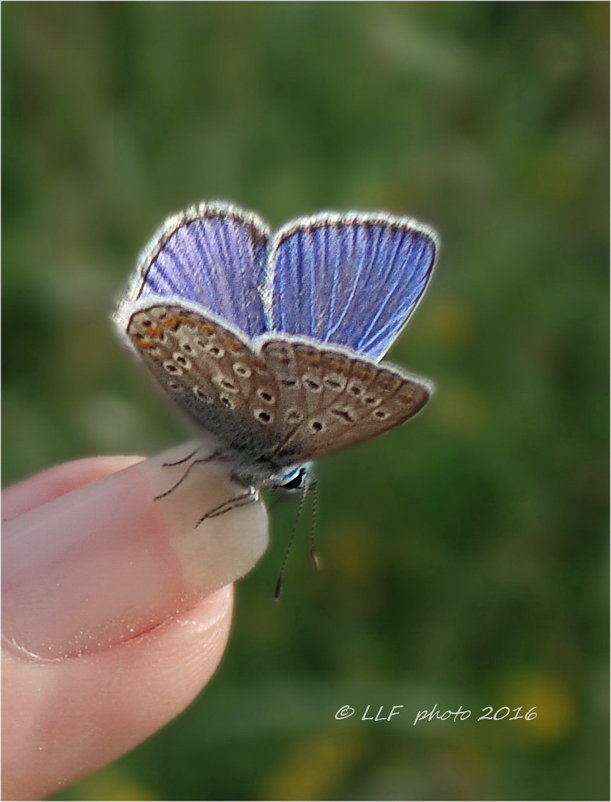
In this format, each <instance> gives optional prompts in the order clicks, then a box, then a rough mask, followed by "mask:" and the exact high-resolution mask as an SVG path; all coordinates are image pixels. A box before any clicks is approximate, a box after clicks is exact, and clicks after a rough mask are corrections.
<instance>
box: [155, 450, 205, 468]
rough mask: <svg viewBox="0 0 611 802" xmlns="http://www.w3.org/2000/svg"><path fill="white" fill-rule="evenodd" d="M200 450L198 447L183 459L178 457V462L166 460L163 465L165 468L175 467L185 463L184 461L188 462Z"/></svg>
mask: <svg viewBox="0 0 611 802" xmlns="http://www.w3.org/2000/svg"><path fill="white" fill-rule="evenodd" d="M198 451H199V448H196V449H195V451H192V452H191V453H190V454H187V456H186V457H183V458H182V459H177V460H176V462H164V463H163V465H162V467H163V468H175V467H176V466H177V465H184V463H185V462H188V461H189V460H190V459H191V457H194V456H195V455H196V454H197V452H198Z"/></svg>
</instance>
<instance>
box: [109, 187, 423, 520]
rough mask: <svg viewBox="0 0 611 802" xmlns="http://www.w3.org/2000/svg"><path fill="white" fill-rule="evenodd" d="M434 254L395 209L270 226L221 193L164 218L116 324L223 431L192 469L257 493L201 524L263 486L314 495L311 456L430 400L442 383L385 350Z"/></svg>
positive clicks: (179, 397)
mask: <svg viewBox="0 0 611 802" xmlns="http://www.w3.org/2000/svg"><path fill="white" fill-rule="evenodd" d="M437 250H438V238H437V235H436V233H435V232H434V231H433V230H432V229H431V228H429V227H428V226H426V225H424V224H422V223H419V222H417V221H416V220H413V219H411V218H409V217H395V216H392V215H389V214H385V213H374V214H369V213H358V212H347V213H345V214H338V213H335V212H322V213H320V214H315V215H313V216H309V217H302V218H298V219H296V220H293V221H291V222H289V223H288V224H286V225H285V226H283V227H282V228H280V230H279V231H277V232H276V233H275V234H273V235H272V233H271V231H270V229H269V228H268V226H267V225H266V223H264V222H263V220H262V219H261V218H260V217H259V216H258V215H256V214H254V213H252V212H249V211H245V210H243V209H240V208H239V207H237V206H234V205H231V204H228V203H219V202H215V203H202V204H199V205H196V206H192V207H190V208H188V209H186V210H185V211H183V212H181V213H179V214H177V215H174V216H173V217H170V218H169V219H168V220H167V221H166V222H165V223H164V224H163V226H162V227H161V228H160V229H159V230H158V231H157V233H156V234H155V235H154V236H153V238H152V240H151V241H150V242H149V244H148V245H147V246H146V248H145V249H144V251H143V253H142V254H141V256H140V259H139V261H138V264H137V267H136V270H135V272H134V274H133V276H132V279H131V281H130V283H129V286H128V288H127V291H126V292H125V294H124V295H123V297H122V298H121V300H120V302H119V305H118V307H117V310H116V312H115V314H114V320H115V323H116V325H117V327H118V330H119V333H120V335H121V337H122V338H123V339H124V340H125V342H126V343H127V345H128V347H129V348H130V349H131V350H132V351H133V352H134V353H135V354H136V355H137V357H138V358H139V360H140V361H141V362H143V363H144V365H145V366H146V368H147V369H148V371H149V372H150V374H151V375H152V377H153V378H154V380H155V381H156V382H157V384H158V385H159V386H160V388H161V389H162V390H163V391H164V392H165V393H166V394H167V395H169V396H170V397H171V398H172V399H173V400H174V402H175V403H176V404H177V405H178V407H180V408H181V409H182V410H183V412H185V413H186V414H187V415H188V416H189V417H190V418H191V420H192V421H194V422H195V423H196V424H198V425H199V426H201V427H202V428H203V429H206V430H208V431H209V432H211V433H212V434H214V435H216V437H217V438H218V441H219V443H220V446H219V448H218V449H217V450H216V451H214V453H213V454H210V455H208V456H206V457H204V458H201V459H195V456H196V453H197V452H193V454H190V455H189V458H188V459H190V458H194V459H193V462H192V463H191V464H192V465H193V464H195V463H198V462H205V461H209V460H211V459H220V460H225V461H227V462H228V463H229V465H230V468H231V475H232V478H233V479H234V480H235V481H236V482H238V483H239V485H241V486H242V487H243V488H245V489H246V490H245V492H244V493H243V494H241V495H240V496H237V497H236V498H233V499H229V500H228V501H227V502H226V503H225V504H223V505H220V506H219V507H218V508H215V510H212V511H210V512H209V513H207V514H206V515H205V516H204V518H202V519H201V520H204V519H205V518H206V517H211V516H212V515H219V514H222V513H223V512H225V511H227V510H229V509H233V508H235V507H236V506H240V505H241V504H242V503H249V502H250V501H252V500H254V499H255V498H257V493H258V489H259V488H260V487H261V486H267V487H272V488H282V489H285V490H294V491H302V492H303V491H304V490H305V489H306V488H307V487H308V485H309V484H310V483H311V481H312V471H311V461H312V460H314V459H316V458H317V457H320V456H322V455H324V454H328V453H330V452H332V451H337V450H339V449H342V448H346V447H348V446H350V445H353V444H355V443H359V442H361V441H363V440H368V439H370V438H372V437H376V436H377V435H379V434H382V433H383V432H386V431H387V430H389V429H391V428H393V427H394V426H397V425H399V424H401V423H403V422H404V421H406V420H408V419H409V418H411V417H413V416H414V415H415V414H416V413H417V412H419V411H420V410H421V409H422V407H423V406H424V405H425V404H426V403H427V401H428V400H429V398H430V396H431V393H432V385H431V383H430V382H429V381H427V380H426V379H423V378H420V377H417V376H414V375H412V374H409V373H406V372H405V371H403V370H401V369H399V368H397V367H395V366H393V365H390V364H388V363H382V364H379V360H380V359H381V358H382V356H383V355H384V353H385V352H386V351H387V349H388V348H389V346H390V345H391V343H392V342H393V341H394V339H395V338H396V337H397V335H398V334H399V332H400V331H401V329H402V328H403V327H404V325H405V324H406V323H407V321H408V319H409V318H410V316H411V315H412V313H413V312H414V310H415V308H416V306H417V305H418V303H419V301H420V299H421V298H422V295H423V293H424V291H425V289H426V287H427V284H428V282H429V279H430V277H431V274H432V271H433V267H434V264H435V259H436V253H437ZM184 461H185V460H180V461H179V462H184ZM174 464H179V463H174ZM164 495H166V494H164ZM200 523H201V521H200Z"/></svg>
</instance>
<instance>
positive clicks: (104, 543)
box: [2, 440, 267, 659]
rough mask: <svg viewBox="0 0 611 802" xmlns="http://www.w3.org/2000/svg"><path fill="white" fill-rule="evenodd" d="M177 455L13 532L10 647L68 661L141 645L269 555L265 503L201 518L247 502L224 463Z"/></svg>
mask: <svg viewBox="0 0 611 802" xmlns="http://www.w3.org/2000/svg"><path fill="white" fill-rule="evenodd" d="M198 446H199V447H200V449H201V450H200V452H199V454H201V455H203V456H205V455H206V454H207V453H208V454H209V453H211V452H212V451H213V449H214V447H215V444H214V442H213V441H212V440H210V441H209V442H206V444H205V445H201V444H188V445H186V446H182V447H180V448H175V449H172V450H171V451H169V452H166V453H164V454H162V455H161V456H158V457H155V458H152V459H148V460H145V461H143V462H140V463H138V464H137V465H133V466H131V467H129V468H127V469H125V470H122V471H119V472H117V473H114V474H111V475H110V476H107V477H105V478H104V479H100V480H98V481H95V482H92V483H91V484H88V485H85V486H83V487H81V488H79V489H78V490H75V491H73V492H71V493H67V494H65V495H63V496H61V497H60V498H56V499H54V500H53V501H50V502H48V503H46V504H43V505H42V506H39V507H37V508H35V509H32V510H29V511H28V512H26V513H24V514H22V515H20V516H19V517H17V518H15V519H14V520H12V521H11V522H10V523H8V524H7V525H6V526H5V532H4V546H3V561H2V569H3V571H2V572H3V622H2V623H3V637H4V638H5V642H7V641H8V643H9V644H11V646H12V647H13V648H14V649H16V650H19V651H21V652H22V653H25V654H27V655H30V656H32V657H39V658H44V659H58V658H64V657H67V656H75V655H80V654H83V653H87V652H92V651H97V650H100V649H105V648H108V647H109V646H112V645H114V644H117V643H120V642H122V641H124V640H128V639H131V638H134V637H137V636H138V635H139V634H141V633H143V632H146V631H148V630H150V629H151V628H153V627H155V626H158V625H159V624H161V623H163V622H164V621H166V620H168V619H169V618H171V617H172V616H175V615H177V614H179V613H181V612H184V611H185V610H187V609H189V608H190V607H192V606H193V605H194V604H196V603H197V602H198V601H199V600H200V599H201V598H203V597H205V596H207V595H209V594H210V593H212V592H213V591H215V590H217V589H218V588H221V587H223V586H225V585H227V584H229V583H231V582H233V581H234V580H236V579H238V578H239V577H241V576H243V575H244V574H246V573H247V572H248V571H249V570H250V569H251V568H252V567H253V566H254V564H255V563H256V562H257V560H258V559H259V557H260V556H261V555H262V554H263V552H264V551H265V548H266V546H267V515H266V512H265V508H264V506H263V504H262V503H260V502H256V503H251V504H248V505H246V506H243V507H240V508H236V509H232V510H230V511H228V512H226V513H224V514H222V515H219V516H218V517H214V518H209V519H207V520H205V521H204V522H203V523H202V524H201V526H198V527H196V524H197V522H198V521H199V519H200V518H202V516H203V515H204V514H205V513H206V512H208V511H210V510H212V509H213V508H215V507H217V506H218V505H220V504H222V503H223V502H226V501H227V500H228V499H231V498H233V497H235V496H238V495H240V494H241V493H244V488H241V487H240V486H239V485H237V484H236V483H235V482H234V481H232V480H231V478H230V471H229V468H228V466H227V464H226V463H222V462H219V461H218V460H212V461H211V462H208V463H204V464H201V465H195V466H194V467H193V468H192V469H191V471H190V473H189V475H188V476H187V478H186V479H185V480H184V481H183V482H182V483H181V484H180V485H179V486H178V487H177V488H176V489H175V490H174V491H173V492H171V493H169V494H168V495H167V496H166V497H165V498H162V499H159V500H158V501H154V500H153V499H154V497H156V496H158V495H160V494H162V493H164V492H165V491H167V490H168V489H169V488H170V487H172V485H173V484H175V483H176V482H177V481H178V479H179V478H180V477H181V475H182V474H183V473H184V472H185V470H186V469H187V467H188V464H189V463H188V462H185V464H183V465H177V466H175V467H164V463H167V462H173V461H177V460H180V459H181V458H183V457H185V456H186V455H187V454H188V453H190V451H192V450H193V449H195V448H197V447H198Z"/></svg>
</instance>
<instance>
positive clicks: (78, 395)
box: [2, 2, 609, 800]
mask: <svg viewBox="0 0 611 802" xmlns="http://www.w3.org/2000/svg"><path fill="white" fill-rule="evenodd" d="M2 17H3V26H2V40H3V68H4V69H3V90H4V93H3V94H4V116H3V120H4V132H3V133H4V137H3V155H4V161H3V166H4V171H3V172H4V186H3V201H4V203H3V212H4V218H3V222H4V227H3V233H4V237H3V257H4V258H3V265H4V271H3V272H4V283H3V286H4V294H3V300H4V304H3V308H4V351H3V355H4V410H3V411H4V430H3V433H4V450H3V459H4V483H5V484H6V483H10V482H12V481H14V480H17V479H20V478H22V477H25V476H28V475H29V474H31V473H33V472H35V471H38V470H41V469H42V468H45V467H47V466H49V465H52V464H54V463H57V462H59V461H61V460H66V459H70V458H75V457H80V456H85V455H91V454H102V453H133V452H142V453H153V452H155V451H157V450H160V449H162V448H164V447H166V446H169V445H171V444H175V443H178V442H180V440H181V438H184V437H185V431H184V429H183V428H182V426H181V424H180V423H179V422H178V421H177V419H175V418H174V416H173V414H172V412H171V410H170V409H169V408H168V407H166V406H165V405H164V403H163V401H162V400H161V399H160V398H159V396H158V395H157V393H156V392H154V391H153V390H152V389H151V385H150V384H149V382H148V381H147V380H146V379H145V377H144V375H143V373H141V372H140V371H139V370H138V369H137V367H136V366H135V365H134V364H133V363H132V361H131V360H130V359H129V358H128V357H127V355H125V354H124V353H123V352H122V351H121V348H120V346H119V345H118V342H117V340H116V338H115V336H114V333H113V331H112V330H111V326H110V324H109V321H108V314H109V311H110V309H111V307H112V305H113V301H114V298H115V296H116V294H117V293H118V291H119V290H120V289H121V288H122V286H123V285H124V283H125V281H126V279H127V276H128V274H129V272H130V271H131V269H132V266H133V264H134V260H135V257H136V254H137V252H138V251H139V249H140V248H141V246H142V245H143V244H144V243H145V241H146V240H147V239H148V238H149V236H150V235H151V234H152V232H153V230H154V229H155V228H156V227H157V226H158V225H159V224H160V223H161V222H162V220H163V219H164V218H165V217H166V216H167V215H168V214H170V213H172V212H175V211H177V210H179V209H181V208H183V207H185V206H187V205H188V204H190V203H192V202H195V201H199V200H204V199H217V198H220V199H230V200H233V201H234V202H236V203H238V204H241V205H244V206H246V207H250V208H253V209H255V210H257V211H259V212H260V213H261V214H262V215H263V216H264V217H266V218H267V219H268V220H269V221H270V222H271V223H272V224H273V225H278V224H280V223H282V222H284V221H285V220H286V219H288V218H289V217H291V216H294V215H298V214H304V213H310V212H314V211H317V210H319V209H329V208H331V209H339V210H346V209H352V208H356V209H363V210H377V209H386V210H388V211H392V212H396V213H407V214H411V215H413V216H416V217H419V218H421V219H423V220H425V221H428V222H429V223H431V224H432V225H434V226H435V227H436V228H438V230H439V231H440V233H441V236H442V239H443V250H442V255H441V259H440V263H439V267H438V271H437V275H436V276H435V279H434V281H433V282H432V285H431V287H430V289H429V292H428V295H427V297H426V298H425V301H424V302H423V304H422V305H421V307H420V308H419V310H418V312H417V314H416V315H415V317H414V319H413V321H412V322H411V324H410V325H409V327H408V329H407V331H406V332H405V333H404V334H403V335H402V337H401V338H400V340H399V341H398V342H397V343H396V345H395V346H394V348H393V349H392V352H391V359H393V360H394V361H396V362H398V363H400V364H402V365H404V366H406V367H407V368H408V369H411V370H413V371H414V372H416V373H421V374H422V375H425V376H429V377H431V378H432V379H433V380H434V381H435V383H436V385H437V394H436V396H435V398H434V400H433V402H432V403H431V404H430V405H429V407H428V408H427V409H426V411H425V412H424V413H423V414H422V415H421V416H419V417H418V418H417V419H416V420H415V421H414V422H412V423H411V424H409V425H407V426H406V427H403V428H400V429H398V430H395V431H393V432H392V433H390V434H389V435H387V436H385V437H382V438H380V439H379V440H377V441H373V442H370V443H367V444H364V445H361V446H360V447H358V448H354V449H353V450H352V451H350V452H349V453H340V454H337V455H334V456H331V457H328V458H327V459H325V460H323V461H321V463H320V465H319V471H318V473H319V478H320V512H321V517H320V525H319V533H318V540H319V550H320V553H321V558H322V561H323V563H324V570H323V572H322V573H320V574H319V575H313V574H311V572H310V570H309V566H308V565H307V561H306V560H305V558H304V553H305V550H306V549H305V540H306V538H305V537H302V538H301V543H300V544H298V546H297V549H296V552H297V553H296V554H295V555H294V556H293V559H292V562H291V565H290V568H289V574H288V577H287V586H286V593H285V596H284V599H283V603H282V604H280V605H274V604H273V603H272V598H271V597H272V590H273V585H274V580H275V577H276V573H277V569H278V565H279V562H280V559H281V555H282V553H283V550H284V547H285V543H286V538H287V535H288V533H289V531H290V528H291V526H292V525H293V521H294V517H295V508H294V507H292V506H291V505H288V506H287V505H286V504H278V505H277V506H276V507H275V508H274V513H273V516H274V523H273V534H274V538H273V546H272V548H271V550H270V552H269V553H268V554H267V556H266V557H265V559H264V560H263V561H262V562H261V564H260V565H259V566H258V567H257V568H256V570H255V571H254V572H253V573H252V574H251V575H250V576H249V577H248V578H247V579H246V580H244V581H243V582H242V583H241V584H240V587H239V592H238V598H237V609H236V615H235V627H234V632H233V636H232V640H231V643H230V647H229V650H228V653H227V655H226V658H225V660H224V663H223V665H222V669H221V671H220V672H219V673H218V674H217V676H216V677H215V679H214V680H213V682H212V684H211V685H210V687H209V688H208V689H207V690H206V692H205V693H204V694H203V695H202V696H201V698H199V699H198V700H197V701H196V702H195V703H194V704H193V705H192V706H191V707H190V708H189V709H188V710H187V711H186V712H185V713H184V714H183V715H182V716H181V717H180V718H179V719H178V720H176V721H175V722H173V723H172V724H171V725H170V726H168V727H167V728H165V729H164V730H163V731H162V732H160V733H159V734H158V735H157V736H155V737H154V738H152V739H151V740H150V741H148V742H147V743H145V744H143V745H142V746H141V747H139V748H138V749H136V750H135V751H134V752H133V753H132V754H130V755H128V756H126V757H125V758H124V759H122V760H120V761H118V762H117V763H116V764H114V765H113V766H110V767H108V768H106V769H104V770H102V771H99V772H97V773H96V774H95V775H92V776H91V777H89V778H87V779H85V780H83V781H82V782H80V783H79V784H78V785H76V786H74V787H73V788H71V789H67V790H65V791H64V792H62V794H60V795H59V796H58V797H57V798H58V799H171V800H179V799H181V800H182V799H209V798H210V799H231V798H236V799H347V798H352V799H484V798H485V799H521V798H531V799H600V798H608V797H607V794H608V788H607V776H608V774H607V771H608V743H607V732H608V730H607V700H608V684H607V653H608V638H607V632H608V629H607V615H606V599H607V560H606V553H607V552H606V540H607V538H606V533H607V501H606V496H607V488H608V471H607V434H608V432H607V429H608V414H607V404H608V350H607V344H608V309H607V284H608V220H609V218H608V215H609V208H608V190H607V185H608V170H609V166H608V144H607V142H608V4H606V3H460V2H459V3H428V4H420V3H385V2H381V3H300V2H296V3H292V2H291V3H214V2H212V3H184V4H183V3H164V2H162V3H150V4H149V3H108V4H98V3H54V4H44V3H20V4H4V5H3V7H2ZM307 528H308V524H307V523H306V524H304V532H307ZM434 703H437V705H438V707H439V708H440V709H441V710H446V709H449V708H452V709H456V708H457V707H458V706H459V705H461V704H462V705H463V707H467V708H470V709H472V710H474V711H477V710H479V709H480V708H482V707H484V706H486V705H491V706H494V707H495V708H496V707H500V706H502V705H508V706H510V707H512V708H513V707H517V706H522V707H524V708H525V709H528V708H530V707H532V706H533V705H536V706H537V710H538V713H539V715H538V718H537V719H535V720H533V721H531V722H524V721H514V722H511V721H507V720H505V721H498V722H477V721H475V714H474V715H473V717H472V718H471V719H470V720H469V721H465V722H458V723H452V722H433V723H429V724H426V725H421V726H419V727H413V726H412V720H413V715H415V712H416V711H417V710H419V709H421V708H428V709H430V708H431V707H432V706H433V704H434ZM345 704H351V705H352V706H353V707H355V708H357V710H359V711H361V710H363V709H364V708H365V706H366V705H367V704H371V705H372V706H374V707H375V709H377V707H378V706H379V705H387V706H388V705H393V704H403V705H404V706H405V707H404V713H403V715H402V716H401V717H399V718H395V719H394V720H393V721H392V722H391V723H387V724H382V723H377V724H376V723H374V722H367V721H360V720H358V717H355V719H351V720H350V721H343V722H341V721H336V720H335V719H334V713H335V711H336V710H337V709H338V708H339V707H340V706H342V705H345Z"/></svg>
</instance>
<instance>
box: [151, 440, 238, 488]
mask: <svg viewBox="0 0 611 802" xmlns="http://www.w3.org/2000/svg"><path fill="white" fill-rule="evenodd" d="M198 451H199V449H198V448H197V449H196V450H195V451H194V452H193V453H192V454H189V456H188V457H187V459H190V458H191V457H193V456H195V454H197V452H198ZM224 457H225V458H226V457H227V454H226V453H224V452H223V450H222V449H220V448H219V449H217V450H216V451H213V452H212V454H209V455H208V456H207V457H201V458H200V459H194V460H193V462H192V463H191V464H190V465H189V467H188V468H187V470H186V471H185V472H184V473H183V475H182V476H181V477H180V479H179V480H178V481H177V482H175V483H174V484H173V485H172V487H170V488H169V489H168V490H166V491H165V492H164V493H160V494H159V495H158V496H155V498H154V499H153V500H154V501H159V500H160V499H162V498H165V497H166V496H169V495H170V493H173V492H174V491H175V490H176V488H178V487H180V485H181V484H182V483H183V482H184V481H185V479H186V478H187V476H188V475H189V474H190V473H191V470H192V468H194V467H195V465H201V464H203V463H205V462H211V461H212V460H213V459H219V460H220V459H223V458H224ZM184 462H186V460H185V459H182V460H179V461H178V462H175V463H171V462H170V463H166V464H167V465H168V466H171V465H180V464H181V463H184Z"/></svg>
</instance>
